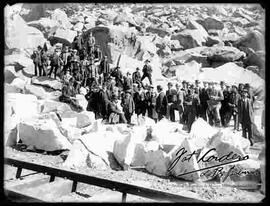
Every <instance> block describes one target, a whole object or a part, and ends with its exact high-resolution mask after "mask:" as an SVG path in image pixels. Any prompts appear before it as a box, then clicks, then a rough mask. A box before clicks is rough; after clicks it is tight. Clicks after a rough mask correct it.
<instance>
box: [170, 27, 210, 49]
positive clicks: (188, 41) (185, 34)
mask: <svg viewBox="0 0 270 206" xmlns="http://www.w3.org/2000/svg"><path fill="white" fill-rule="evenodd" d="M171 40H178V41H179V42H180V44H181V45H182V46H183V48H184V49H190V48H194V47H198V46H203V45H205V43H206V40H207V36H205V35H204V34H203V33H201V30H198V29H193V30H192V29H186V30H184V31H181V32H179V33H177V34H174V35H172V36H171Z"/></svg>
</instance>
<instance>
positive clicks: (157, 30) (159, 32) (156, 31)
mask: <svg viewBox="0 0 270 206" xmlns="http://www.w3.org/2000/svg"><path fill="white" fill-rule="evenodd" d="M146 32H149V33H153V34H157V35H158V36H160V37H162V38H164V37H165V36H167V35H170V33H169V32H168V31H167V30H166V29H161V28H155V27H152V26H150V27H147V28H146Z"/></svg>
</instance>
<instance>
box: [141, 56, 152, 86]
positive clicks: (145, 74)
mask: <svg viewBox="0 0 270 206" xmlns="http://www.w3.org/2000/svg"><path fill="white" fill-rule="evenodd" d="M149 62H150V61H149V60H146V61H145V65H144V66H143V70H142V71H143V76H142V79H141V81H143V80H144V78H145V77H147V78H148V80H149V82H150V84H152V71H153V70H152V67H151V65H149Z"/></svg>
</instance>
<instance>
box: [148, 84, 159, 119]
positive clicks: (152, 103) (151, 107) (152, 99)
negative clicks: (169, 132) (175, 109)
mask: <svg viewBox="0 0 270 206" xmlns="http://www.w3.org/2000/svg"><path fill="white" fill-rule="evenodd" d="M153 89H154V87H153V86H150V87H149V91H147V92H146V94H145V101H146V104H147V113H148V117H149V118H151V119H153V120H155V122H157V118H158V117H157V113H156V110H155V107H156V100H157V94H156V93H155V92H154V91H153Z"/></svg>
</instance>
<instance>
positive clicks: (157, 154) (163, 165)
mask: <svg viewBox="0 0 270 206" xmlns="http://www.w3.org/2000/svg"><path fill="white" fill-rule="evenodd" d="M169 165H170V157H169V156H168V155H167V154H166V153H165V152H164V151H162V150H150V151H148V152H147V153H146V154H145V169H146V170H147V171H148V172H149V173H151V174H154V175H157V176H162V177H165V176H168V167H169Z"/></svg>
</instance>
